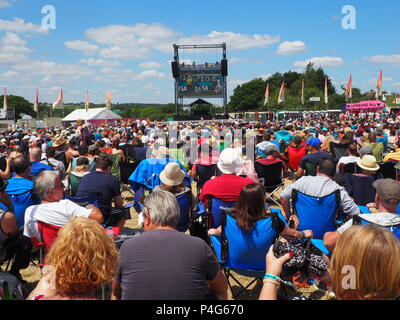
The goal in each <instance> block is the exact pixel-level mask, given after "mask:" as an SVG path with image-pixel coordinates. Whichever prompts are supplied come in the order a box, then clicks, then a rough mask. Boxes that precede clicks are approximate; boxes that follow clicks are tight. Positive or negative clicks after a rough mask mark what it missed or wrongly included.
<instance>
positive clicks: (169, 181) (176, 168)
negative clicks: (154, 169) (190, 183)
mask: <svg viewBox="0 0 400 320" xmlns="http://www.w3.org/2000/svg"><path fill="white" fill-rule="evenodd" d="M185 177H186V173H185V172H184V171H183V170H182V169H181V166H180V165H179V163H176V162H170V163H168V164H167V165H166V166H165V168H164V170H163V171H161V173H160V181H161V182H162V185H159V186H156V187H155V188H154V191H160V190H165V191H169V192H171V193H172V194H174V195H175V196H179V195H180V194H182V193H185V192H187V191H189V190H190V189H189V188H188V187H186V186H185Z"/></svg>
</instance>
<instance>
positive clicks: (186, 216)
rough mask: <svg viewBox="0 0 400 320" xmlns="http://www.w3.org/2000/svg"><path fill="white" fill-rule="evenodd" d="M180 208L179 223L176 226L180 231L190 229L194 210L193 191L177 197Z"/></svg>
mask: <svg viewBox="0 0 400 320" xmlns="http://www.w3.org/2000/svg"><path fill="white" fill-rule="evenodd" d="M176 200H177V201H178V204H179V209H180V218H179V224H178V227H177V228H176V229H177V230H178V231H179V232H186V231H187V230H188V229H189V225H190V222H191V218H192V215H191V212H192V191H191V190H189V191H188V192H185V193H182V194H180V195H179V196H177V197H176Z"/></svg>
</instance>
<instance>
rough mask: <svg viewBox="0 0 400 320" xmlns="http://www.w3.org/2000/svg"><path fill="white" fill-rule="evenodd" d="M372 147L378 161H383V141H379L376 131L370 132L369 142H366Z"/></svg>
mask: <svg viewBox="0 0 400 320" xmlns="http://www.w3.org/2000/svg"><path fill="white" fill-rule="evenodd" d="M366 145H367V146H370V147H371V149H372V153H373V155H374V157H375V159H376V162H378V163H379V162H382V160H383V159H382V154H383V150H384V145H383V142H377V140H376V135H375V134H374V133H370V134H369V143H367V144H366Z"/></svg>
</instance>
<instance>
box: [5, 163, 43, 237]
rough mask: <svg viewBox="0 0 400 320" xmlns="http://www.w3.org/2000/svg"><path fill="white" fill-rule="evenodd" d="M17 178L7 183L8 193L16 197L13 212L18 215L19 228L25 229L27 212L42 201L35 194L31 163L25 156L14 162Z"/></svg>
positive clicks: (13, 166)
mask: <svg viewBox="0 0 400 320" xmlns="http://www.w3.org/2000/svg"><path fill="white" fill-rule="evenodd" d="M12 168H13V171H14V173H15V176H14V177H13V178H11V179H10V180H8V181H7V187H6V193H7V194H8V195H10V196H15V197H16V198H17V199H16V203H14V204H13V207H14V208H13V209H14V210H13V212H14V214H15V215H16V218H17V223H18V227H19V228H21V229H22V228H23V227H24V218H25V211H26V209H27V208H28V207H30V206H31V205H34V204H38V203H39V202H40V200H39V199H38V198H37V197H36V196H35V195H34V194H33V187H34V183H33V181H32V180H30V179H29V175H30V171H31V163H30V162H29V160H28V159H27V158H26V157H25V156H18V157H16V158H15V159H14V160H13V162H12Z"/></svg>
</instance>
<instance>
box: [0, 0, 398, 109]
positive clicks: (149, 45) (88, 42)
mask: <svg viewBox="0 0 400 320" xmlns="http://www.w3.org/2000/svg"><path fill="white" fill-rule="evenodd" d="M45 5H52V6H54V8H55V10H56V29H55V30H48V31H46V30H44V29H42V28H41V24H42V19H43V17H44V16H45V15H44V14H42V7H43V6H45ZM345 5H352V6H353V7H354V8H355V10H356V12H355V13H356V15H355V17H356V29H354V30H349V29H343V28H342V19H343V18H344V16H345V15H344V14H342V8H343V6H345ZM399 13H400V2H399V1H398V0H382V1H370V0H347V1H334V0H330V1H327V0H325V1H321V0H307V1H298V0H287V1H284V2H283V1H270V0H249V1H246V2H244V1H226V0H223V1H209V0H203V1H200V2H196V1H180V0H175V1H173V2H170V1H165V0H152V1H136V0H135V1H126V0H125V1H121V0H114V1H105V0H96V1H94V0H80V1H76V0H69V1H65V0H46V1H41V0H0V86H2V87H7V92H8V94H18V95H22V96H24V97H25V98H27V99H28V100H30V101H32V102H33V100H34V95H35V90H36V88H39V93H40V100H41V101H47V102H53V101H54V100H55V99H56V97H57V93H58V91H59V89H60V88H63V90H64V101H65V102H79V101H84V100H85V94H86V89H88V90H89V93H90V100H91V102H94V103H103V102H104V101H105V94H106V91H111V92H112V94H113V98H112V101H113V103H116V102H121V103H123V102H142V103H170V102H171V103H172V102H174V98H173V96H174V95H173V79H172V75H171V67H170V61H171V60H172V57H173V48H172V44H173V43H177V44H187V43H190V44H193V43H200V44H201V43H221V42H226V43H227V49H228V59H229V77H228V95H229V96H230V95H231V94H232V92H233V89H234V88H235V87H236V86H237V85H238V84H242V83H244V82H246V81H249V80H251V79H254V78H256V77H268V76H269V75H271V74H273V73H274V72H286V71H289V70H294V71H302V69H303V67H304V66H305V65H306V64H307V62H308V61H313V62H314V63H315V64H316V65H320V66H322V67H323V68H324V69H325V70H326V72H327V73H328V75H329V76H330V77H331V78H332V80H333V83H334V85H335V86H336V87H337V88H338V89H339V88H340V86H341V85H344V84H345V83H346V82H347V79H348V77H349V75H350V73H352V75H353V86H355V87H359V88H361V89H362V90H369V89H374V88H375V86H376V80H377V77H378V74H379V71H380V70H383V89H384V90H387V91H389V92H392V91H396V92H400V72H399V71H400V41H399V40H400V35H399V32H398V30H399V22H398V21H399V20H398V19H399V18H398V17H399ZM181 59H184V60H188V61H196V62H204V61H208V62H214V61H216V60H217V59H220V52H219V51H217V50H209V51H208V53H205V52H197V53H195V52H193V51H187V52H186V51H185V52H184V53H182V54H181ZM339 90H340V89H339ZM187 102H190V100H188V101H187ZM213 102H215V103H221V101H220V100H219V99H217V100H216V101H213Z"/></svg>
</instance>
